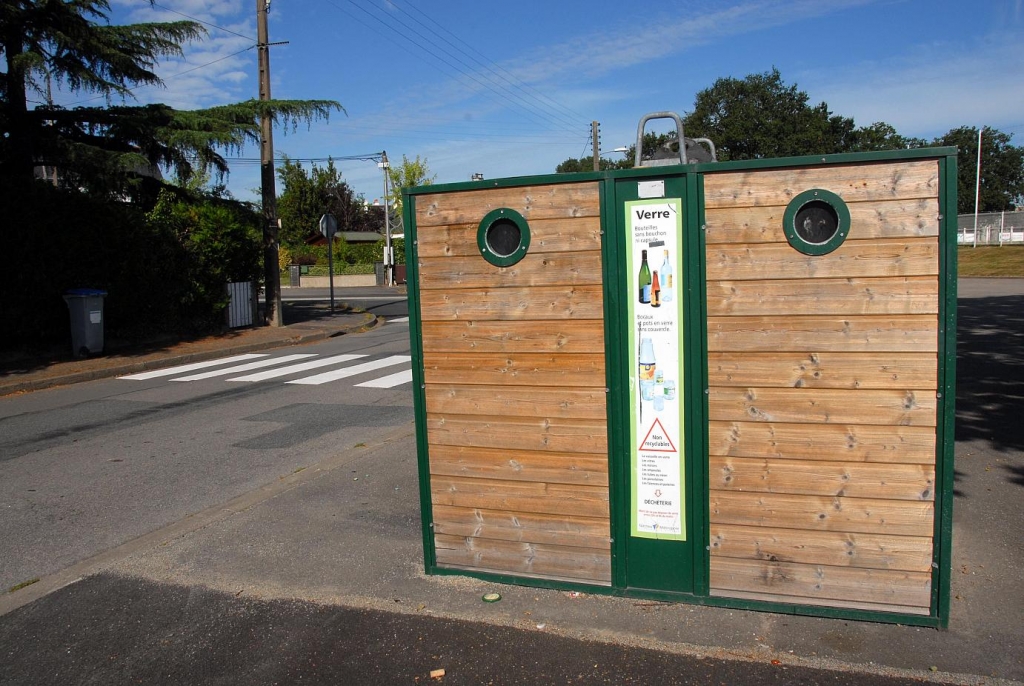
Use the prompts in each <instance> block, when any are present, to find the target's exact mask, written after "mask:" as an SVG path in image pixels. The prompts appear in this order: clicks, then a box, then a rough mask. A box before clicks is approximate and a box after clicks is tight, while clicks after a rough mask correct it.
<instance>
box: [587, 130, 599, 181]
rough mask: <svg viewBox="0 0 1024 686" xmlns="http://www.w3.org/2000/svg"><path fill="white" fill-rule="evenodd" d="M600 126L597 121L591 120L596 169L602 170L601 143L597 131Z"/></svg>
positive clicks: (591, 136)
mask: <svg viewBox="0 0 1024 686" xmlns="http://www.w3.org/2000/svg"><path fill="white" fill-rule="evenodd" d="M600 126H601V125H600V124H599V123H598V122H596V121H592V122H590V138H591V145H592V146H593V147H594V171H601V153H600V152H599V151H598V147H599V146H600V143H599V142H598V140H597V132H598V129H599V127H600ZM584 149H586V148H584Z"/></svg>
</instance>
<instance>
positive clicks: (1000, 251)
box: [957, 245, 1024, 277]
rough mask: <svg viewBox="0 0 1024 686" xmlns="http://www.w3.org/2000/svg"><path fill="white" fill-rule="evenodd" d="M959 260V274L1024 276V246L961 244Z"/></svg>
mask: <svg viewBox="0 0 1024 686" xmlns="http://www.w3.org/2000/svg"><path fill="white" fill-rule="evenodd" d="M957 262H958V264H957V273H958V275H959V276H1020V277H1024V246H1022V245H1003V246H995V245H985V246H979V247H977V248H971V247H969V246H961V247H960V249H959V252H958V257H957Z"/></svg>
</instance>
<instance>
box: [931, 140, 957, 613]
mask: <svg viewBox="0 0 1024 686" xmlns="http://www.w3.org/2000/svg"><path fill="white" fill-rule="evenodd" d="M939 178H940V180H941V187H940V190H939V208H940V209H939V211H940V212H941V217H940V220H939V239H940V248H939V249H940V253H939V260H940V263H939V265H940V266H939V375H938V388H939V397H938V408H937V411H938V426H937V427H936V431H937V435H936V451H937V454H936V456H935V457H936V459H935V465H936V472H935V483H936V484H937V485H938V488H936V490H935V513H936V516H935V533H934V537H933V539H932V540H933V541H934V545H933V547H932V558H933V559H932V611H933V613H935V615H936V617H937V619H938V622H939V626H940V627H942V628H945V627H946V626H948V624H949V609H950V608H949V594H950V576H951V574H952V567H953V553H952V546H953V488H954V486H953V477H954V449H955V440H956V435H955V423H956V303H957V242H956V234H957V212H956V210H957V155H956V149H955V148H952V149H950V152H949V154H947V155H946V157H945V158H944V159H941V160H939Z"/></svg>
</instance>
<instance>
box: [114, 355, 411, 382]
mask: <svg viewBox="0 0 1024 686" xmlns="http://www.w3.org/2000/svg"><path fill="white" fill-rule="evenodd" d="M368 357H370V356H369V355H363V354H343V355H331V356H328V357H320V356H319V355H317V354H316V353H296V354H291V355H280V356H272V355H270V354H268V353H249V354H246V355H232V356H231V357H224V358H221V359H219V360H208V361H206V362H194V363H191V364H183V365H178V366H175V367H168V368H166V369H156V370H153V371H148V372H140V373H138V374H129V375H127V376H120V377H118V378H119V379H121V380H124V381H148V380H150V379H160V378H167V379H168V380H169V381H180V382H190V381H202V380H206V379H214V378H220V379H222V380H224V381H227V382H233V383H245V382H249V383H252V382H256V381H268V380H271V379H280V378H283V377H296V378H291V379H288V380H285V381H284V383H287V384H298V385H306V386H318V385H321V384H326V383H330V382H333V381H340V380H341V379H347V378H350V377H357V376H362V375H369V374H372V373H374V372H382V371H387V373H386V374H385V375H384V376H379V377H376V378H371V379H369V380H366V381H362V382H360V383H356V384H353V385H354V386H358V387H362V388H396V387H398V386H402V385H404V384H407V383H411V382H412V369H405V370H403V371H399V372H395V371H394V368H395V367H398V366H401V365H406V366H408V365H409V364H410V363H411V362H412V357H410V356H409V355H389V356H386V357H381V358H378V359H366V358H368ZM357 360H358V361H359V363H358V364H352V365H349V364H348V363H350V362H355V361H357ZM312 370H324V371H318V372H317V373H315V374H311V375H305V374H306V373H307V372H310V371H312Z"/></svg>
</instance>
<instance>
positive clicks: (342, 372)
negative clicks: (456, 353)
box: [285, 355, 412, 386]
mask: <svg viewBox="0 0 1024 686" xmlns="http://www.w3.org/2000/svg"><path fill="white" fill-rule="evenodd" d="M404 362H412V358H411V357H410V356H408V355H392V356H391V357H385V358H383V359H380V360H373V361H372V362H364V363H363V364H357V365H356V366H354V367H346V368H344V369H336V370H334V371H331V372H324V373H323V374H314V375H313V376H307V377H305V378H302V379H295V380H294V381H286V382H285V383H291V384H303V385H308V386H316V385H319V384H322V383H327V382H328V381H337V380H338V379H344V378H346V377H349V376H356V375H357V374H365V373H366V372H372V371H374V370H376V369H381V368H383V367H391V366H394V365H396V364H402V363H404Z"/></svg>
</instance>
